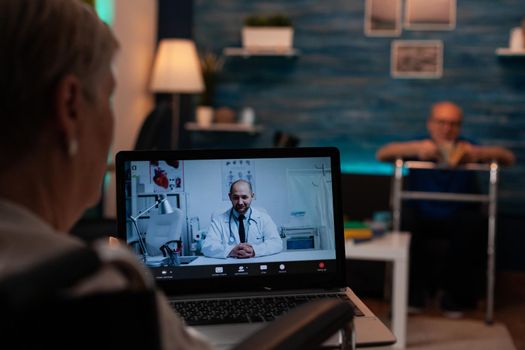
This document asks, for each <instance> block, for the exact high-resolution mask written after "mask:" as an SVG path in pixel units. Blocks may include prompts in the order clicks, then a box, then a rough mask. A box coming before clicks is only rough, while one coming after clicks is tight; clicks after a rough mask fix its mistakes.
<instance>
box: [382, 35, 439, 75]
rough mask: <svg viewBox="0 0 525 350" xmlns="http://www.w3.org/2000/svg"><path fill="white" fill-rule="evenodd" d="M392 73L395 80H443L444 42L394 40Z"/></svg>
mask: <svg viewBox="0 0 525 350" xmlns="http://www.w3.org/2000/svg"><path fill="white" fill-rule="evenodd" d="M390 72H391V75H392V77H394V78H422V79H432V78H441V76H442V75H443V42H442V41H441V40H394V41H392V46H391V67H390Z"/></svg>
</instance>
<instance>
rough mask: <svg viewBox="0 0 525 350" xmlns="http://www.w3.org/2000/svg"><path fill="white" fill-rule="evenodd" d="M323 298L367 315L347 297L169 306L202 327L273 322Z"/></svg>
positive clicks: (176, 303) (255, 299) (331, 295)
mask: <svg viewBox="0 0 525 350" xmlns="http://www.w3.org/2000/svg"><path fill="white" fill-rule="evenodd" d="M322 298H339V299H342V300H345V301H347V302H349V303H351V304H352V305H353V306H354V315H355V316H363V315H364V314H363V312H362V311H361V310H359V309H358V308H357V306H355V305H354V304H353V303H352V302H351V301H350V299H349V298H348V296H347V295H346V294H344V293H320V294H319V293H316V294H308V295H302V294H301V295H290V296H273V297H253V298H238V299H213V300H189V301H170V303H171V305H172V306H173V307H174V308H175V310H176V311H177V313H178V314H179V315H180V316H181V317H182V318H183V319H184V321H185V322H186V323H187V324H188V325H190V326H199V325H200V326H202V325H211V324H224V323H252V322H265V321H272V320H274V319H275V318H277V317H279V316H280V315H282V314H284V313H286V312H288V311H289V310H291V309H293V308H294V307H297V306H299V305H301V304H304V303H307V302H309V301H313V300H316V299H322Z"/></svg>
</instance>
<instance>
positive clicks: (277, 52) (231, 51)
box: [222, 47, 300, 58]
mask: <svg viewBox="0 0 525 350" xmlns="http://www.w3.org/2000/svg"><path fill="white" fill-rule="evenodd" d="M222 53H223V54H224V56H241V57H244V58H248V57H251V56H270V57H272V56H274V57H278V56H284V57H295V56H299V54H300V51H299V50H297V49H273V50H253V49H245V48H243V47H226V48H225V49H224V50H223V52H222Z"/></svg>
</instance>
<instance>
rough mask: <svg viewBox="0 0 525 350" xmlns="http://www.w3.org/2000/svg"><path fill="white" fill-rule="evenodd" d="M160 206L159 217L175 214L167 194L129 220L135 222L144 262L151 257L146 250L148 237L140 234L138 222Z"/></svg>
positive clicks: (160, 196)
mask: <svg viewBox="0 0 525 350" xmlns="http://www.w3.org/2000/svg"><path fill="white" fill-rule="evenodd" d="M156 206H159V211H158V212H157V215H164V214H171V213H173V208H172V207H171V204H170V202H169V201H168V197H167V196H166V195H165V194H160V195H159V196H158V197H157V200H156V201H155V203H153V205H151V206H150V207H148V208H147V209H145V210H143V211H139V213H138V214H137V215H135V216H133V215H130V216H129V219H130V220H131V222H133V227H135V230H136V231H137V235H138V237H139V245H140V248H141V250H142V252H143V253H142V259H143V261H144V262H146V260H147V257H148V256H149V254H148V250H147V249H146V237H144V235H143V234H142V233H141V232H140V230H139V226H138V225H137V220H138V219H139V218H140V217H141V216H143V215H144V214H147V213H148V212H149V211H150V210H151V209H153V208H154V207H156Z"/></svg>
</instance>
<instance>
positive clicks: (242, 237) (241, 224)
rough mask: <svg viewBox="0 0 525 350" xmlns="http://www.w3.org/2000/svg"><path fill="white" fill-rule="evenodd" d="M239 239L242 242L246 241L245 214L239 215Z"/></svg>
mask: <svg viewBox="0 0 525 350" xmlns="http://www.w3.org/2000/svg"><path fill="white" fill-rule="evenodd" d="M239 239H240V241H241V243H244V242H246V233H245V232H244V215H242V214H240V215H239Z"/></svg>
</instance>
